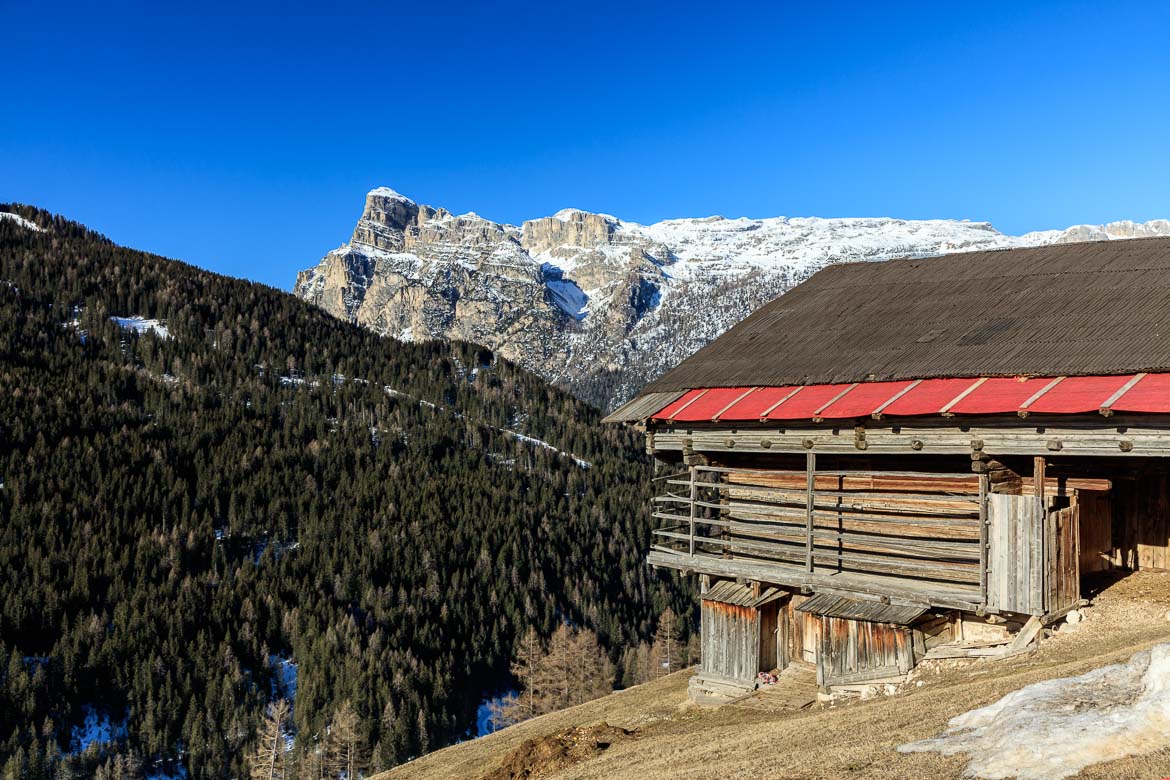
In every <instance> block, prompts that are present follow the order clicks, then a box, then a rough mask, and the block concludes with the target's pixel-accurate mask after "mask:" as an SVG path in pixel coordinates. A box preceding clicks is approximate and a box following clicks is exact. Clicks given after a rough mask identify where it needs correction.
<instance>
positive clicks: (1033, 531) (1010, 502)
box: [987, 493, 1045, 615]
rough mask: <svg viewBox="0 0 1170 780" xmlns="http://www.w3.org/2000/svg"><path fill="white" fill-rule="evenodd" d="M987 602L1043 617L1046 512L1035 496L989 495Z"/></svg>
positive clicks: (1011, 610) (1006, 609) (996, 606)
mask: <svg viewBox="0 0 1170 780" xmlns="http://www.w3.org/2000/svg"><path fill="white" fill-rule="evenodd" d="M987 510H988V517H989V522H990V527H989V528H988V545H989V548H988V558H987V568H988V572H987V603H988V605H989V606H991V607H994V608H996V609H999V610H1002V611H1004V612H1019V613H1022V614H1027V615H1043V614H1044V540H1045V534H1044V530H1045V529H1044V513H1043V512H1042V510H1041V505H1040V501H1039V499H1037V498H1036V497H1035V496H1029V495H1023V496H1013V495H1004V494H1002V493H993V494H991V495H990V496H988V505H987Z"/></svg>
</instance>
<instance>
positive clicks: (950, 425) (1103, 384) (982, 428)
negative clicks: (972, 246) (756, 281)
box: [607, 239, 1170, 700]
mask: <svg viewBox="0 0 1170 780" xmlns="http://www.w3.org/2000/svg"><path fill="white" fill-rule="evenodd" d="M607 420H608V421H610V422H624V423H632V424H637V425H642V426H644V428H645V433H646V440H647V447H648V450H649V452H651V453H652V454H653V455H654V457H655V458H656V459H657V461H658V462H659V465H658V473H659V476H657V477H656V478H655V485H656V486H657V488H658V489H657V491H656V492H657V493H658V495H657V496H656V497H655V498H654V503H653V507H652V512H653V514H654V517H655V518H657V519H658V520H659V521H660V528H659V529H658V530H657V531H656V536H655V540H654V543H653V545H652V547H651V550H650V553H649V562H650V563H651V564H652V565H655V566H665V567H670V568H674V569H678V570H680V571H683V572H686V573H689V574H694V575H697V576H699V577H700V580H701V592H702V596H701V599H702V602H701V613H702V632H703V655H702V663H701V666H700V671H699V674H698V675H697V676H696V678H695V679H694V680H693V681H692V694H693V695H694V696H695V698H697V699H702V700H710V699H718V698H720V697H728V696H734V695H736V694H737V693H740V692H743V691H745V690H750V689H751V688H752V687H753V686H754V683H755V679H756V675H757V673H758V672H760V671H768V670H774V669H784V668H785V667H787V666H789V665H801V664H807V665H811V666H815V668H816V672H817V681H818V683H819V684H820V685H821V686H823V687H824V688H827V689H835V688H845V689H848V686H852V685H857V684H860V683H873V682H875V681H878V682H896V681H898V680H900V679H902V678H903V677H904V676H905V675H906V673H907V672H908V671H909V670H910V669H912V668H913V667H914V666H915V665H916V664H917V663H918V662H919V661H921V660H922V659H923V658H924V657H954V656H964V655H985V656H995V655H1008V654H1012V653H1016V652H1019V651H1022V650H1023V649H1026V648H1027V647H1029V646H1030V645H1031V644H1032V643H1034V642H1036V641H1038V638H1039V636H1040V635H1041V632H1042V629H1043V627H1045V626H1048V625H1051V624H1053V623H1055V622H1056V621H1058V620H1060V619H1062V618H1064V617H1065V616H1067V615H1068V614H1069V613H1070V611H1072V610H1075V609H1076V608H1077V607H1078V606H1079V605H1080V604H1081V599H1082V598H1083V597H1085V595H1086V593H1087V588H1088V587H1090V585H1091V577H1092V576H1093V575H1094V574H1095V573H1100V572H1104V571H1106V570H1132V569H1145V568H1152V569H1170V549H1168V540H1170V240H1166V239H1138V240H1129V241H1112V242H1098V243H1082V244H1065V245H1058V246H1049V247H1041V248H1034V249H1018V250H999V251H990V252H986V251H985V252H972V253H963V254H956V255H950V256H945V257H937V258H929V259H906V260H894V261H888V262H883V263H856V264H847V265H836V266H831V267H828V268H826V269H824V270H822V271H820V272H819V273H817V274H816V275H814V276H813V277H812V278H811V279H809V280H808V281H806V282H805V283H803V284H801V285H799V286H798V287H796V288H794V289H793V290H792V291H791V292H789V293H787V294H786V295H783V296H781V297H780V298H778V299H776V300H775V301H773V302H771V303H769V304H767V305H766V306H764V307H763V308H761V309H759V310H758V311H756V312H755V313H754V314H752V315H751V316H750V317H748V318H747V319H746V320H744V321H743V322H741V323H740V324H738V325H736V326H735V327H734V328H732V329H731V330H729V331H728V332H727V333H725V334H724V335H723V336H722V337H721V338H719V339H717V340H716V341H714V342H713V343H711V344H710V345H708V346H707V347H705V348H704V349H702V350H700V351H699V352H698V353H696V354H695V355H693V356H692V357H690V358H688V359H687V360H685V361H684V362H683V363H682V364H680V365H679V366H678V367H677V368H675V369H674V370H672V371H670V372H669V373H667V374H665V375H664V376H662V377H661V378H660V379H658V380H656V381H654V382H652V383H651V384H650V385H649V386H647V387H646V388H645V389H644V390H643V392H642V394H641V395H639V396H638V397H637V398H635V399H633V400H632V401H630V402H629V403H628V404H626V405H625V406H623V407H622V408H620V409H618V410H617V411H616V412H614V413H613V414H612V415H610V416H609V417H608V418H607ZM1074 617H1075V616H1074Z"/></svg>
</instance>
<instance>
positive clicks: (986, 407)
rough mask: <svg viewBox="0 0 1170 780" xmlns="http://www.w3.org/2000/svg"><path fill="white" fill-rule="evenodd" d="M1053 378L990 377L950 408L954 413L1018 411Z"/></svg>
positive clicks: (1004, 412)
mask: <svg viewBox="0 0 1170 780" xmlns="http://www.w3.org/2000/svg"><path fill="white" fill-rule="evenodd" d="M1051 381H1052V380H1051V379H1035V378H1033V379H1014V378H1002V377H1001V378H994V379H988V380H987V381H986V382H984V383H983V384H981V385H979V387H977V388H975V389H974V390H973V391H971V394H970V395H968V396H967V397H966V398H964V399H963V400H962V401H959V402H958V403H957V404H955V405H954V406H952V407H951V408H950V411H951V412H952V413H953V414H1007V413H1009V412H1015V411H1017V410H1018V409H1019V408H1020V406H1021V405H1022V404H1023V403H1025V402H1026V401H1027V400H1028V399H1029V398H1031V397H1032V396H1034V395H1035V394H1036V393H1037V392H1038V391H1040V390H1042V389H1043V388H1044V386H1045V385H1047V384H1048V383H1049V382H1051Z"/></svg>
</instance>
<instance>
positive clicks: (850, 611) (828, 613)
mask: <svg viewBox="0 0 1170 780" xmlns="http://www.w3.org/2000/svg"><path fill="white" fill-rule="evenodd" d="M796 608H797V609H798V610H799V611H801V612H807V613H809V614H811V615H821V616H822V617H834V618H845V619H846V620H864V621H866V622H869V623H892V624H894V625H897V626H908V625H910V624H911V623H913V622H914V621H915V620H917V619H918V618H920V617H922V615H924V614H925V613H926V610H927V609H928V607H927V605H925V604H923V605H916V604H914V605H902V604H883V603H881V602H880V601H862V600H860V599H850V598H845V597H844V596H835V595H833V594H830V593H818V594H816V595H814V596H811V597H809V598H807V599H805V600H804V601H802V602H801V603H800V604H798V605H797V606H796Z"/></svg>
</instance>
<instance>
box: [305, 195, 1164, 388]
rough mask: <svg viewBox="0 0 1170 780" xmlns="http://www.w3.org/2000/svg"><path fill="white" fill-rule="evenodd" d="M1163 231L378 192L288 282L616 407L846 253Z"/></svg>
mask: <svg viewBox="0 0 1170 780" xmlns="http://www.w3.org/2000/svg"><path fill="white" fill-rule="evenodd" d="M1153 235H1158V236H1163V235H1170V222H1168V221H1166V220H1154V221H1151V222H1146V223H1134V222H1114V223H1110V224H1108V225H1078V226H1075V227H1072V228H1069V229H1067V230H1063V231H1056V230H1053V231H1044V232H1036V233H1028V234H1025V235H1022V236H1008V235H1004V234H1002V233H1000V232H999V231H997V230H995V228H993V227H992V226H991V225H990V224H988V223H985V222H966V221H956V220H899V219H887V218H877V219H819V218H792V219H790V218H786V217H776V218H771V219H746V218H739V219H726V218H724V217H707V218H704V219H679V220H667V221H665V222H659V223H656V224H653V225H639V224H637V223H633V222H625V221H623V220H620V219H618V218H617V217H613V216H610V215H607V214H593V213H590V212H586V211H581V210H578V209H564V210H562V211H559V212H557V213H556V214H554V215H553V216H551V217H544V218H541V219H533V220H528V221H526V222H524V223H523V225H522V226H521V227H516V226H514V225H507V224H500V223H496V222H492V221H490V220H487V219H484V218H482V217H480V216H478V215H476V214H464V215H453V214H451V213H450V212H448V211H447V210H445V209H442V208H433V207H431V206H426V205H421V204H418V203H415V202H414V201H413V200H411V199H410V198H407V197H405V196H403V195H400V194H399V193H397V192H395V191H394V190H391V189H388V188H385V187H380V188H378V189H375V190H372V191H371V192H370V193H369V194H368V195H367V196H366V205H365V209H364V210H363V212H362V215H361V219H359V220H358V223H357V226H356V227H355V228H354V231H353V235H352V237H351V238H350V240H349V242H348V243H347V244H343V245H342V246H341V247H339V248H338V249H335V250H333V251H332V252H329V253H328V254H327V255H325V257H324V258H323V259H322V260H321V261H320V263H318V264H317V265H316V266H315V267H313V268H310V269H308V270H306V271H302V272H301V273H300V274H299V275H298V276H297V281H296V286H295V287H294V292H295V293H296V294H297V295H299V296H300V297H302V298H305V299H307V300H309V301H312V302H314V303H316V304H317V305H319V306H321V307H322V308H324V309H326V310H327V311H329V312H331V313H333V314H334V315H335V316H337V317H340V318H343V319H346V320H349V321H351V322H356V323H359V324H361V325H365V326H367V327H369V328H372V329H373V330H375V331H377V332H379V333H383V334H386V335H390V336H394V337H396V338H400V339H466V340H468V341H474V342H477V343H480V344H483V345H485V346H487V347H490V348H491V349H493V350H495V351H496V352H497V353H498V354H500V355H502V356H503V357H506V358H509V359H511V360H514V361H516V362H519V363H521V364H523V365H524V366H526V367H528V368H530V369H532V370H533V371H535V372H537V373H538V374H541V375H542V376H544V377H546V378H547V379H549V380H550V381H553V382H555V383H557V384H560V385H562V386H565V387H567V388H569V389H570V390H572V391H573V392H575V393H576V394H577V395H579V396H581V397H582V398H584V399H586V400H589V401H592V402H594V403H596V404H598V405H600V406H603V407H607V408H612V407H613V406H615V405H616V404H618V403H620V402H621V401H623V400H625V399H626V398H628V397H630V396H631V395H633V394H634V393H635V392H637V390H638V389H639V388H640V387H641V386H642V385H644V384H645V383H646V382H648V381H649V380H651V379H653V378H654V377H656V376H658V375H659V374H661V373H662V372H664V371H666V370H667V369H669V368H670V367H672V366H673V365H675V364H677V363H678V362H679V361H680V360H682V359H683V358H685V357H687V356H688V355H690V354H691V353H692V352H694V351H695V350H697V349H699V348H700V347H702V346H703V345H705V344H707V343H708V342H710V341H711V340H713V339H714V338H716V337H717V336H719V335H720V334H721V333H722V332H723V331H724V330H726V329H727V328H729V327H730V326H731V325H733V324H735V323H736V322H738V321H739V320H741V319H742V318H744V317H746V316H747V315H748V314H750V313H751V312H752V311H753V310H754V309H756V308H758V307H759V306H761V305H762V304H764V303H766V302H767V301H769V300H771V299H772V298H774V297H775V296H777V295H780V294H781V293H783V292H785V291H786V290H787V289H789V288H790V287H792V286H793V285H795V284H798V283H799V282H801V281H803V280H804V279H805V278H807V277H808V276H809V275H811V274H812V273H814V272H815V271H817V270H818V269H820V268H822V267H824V266H826V265H829V264H832V263H840V262H853V261H861V260H885V259H889V258H893V257H905V256H927V255H936V254H943V253H947V252H961V251H969V250H976V249H993V248H1000V247H1018V246H1036V245H1040V244H1049V243H1060V242H1068V241H1095V240H1108V239H1114V238H1132V237H1141V236H1153Z"/></svg>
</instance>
